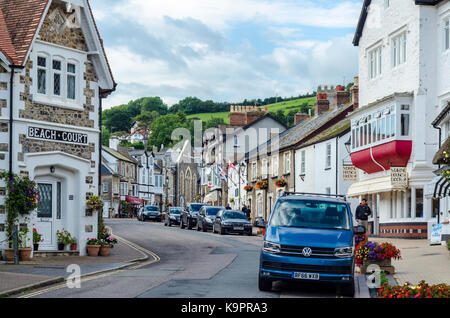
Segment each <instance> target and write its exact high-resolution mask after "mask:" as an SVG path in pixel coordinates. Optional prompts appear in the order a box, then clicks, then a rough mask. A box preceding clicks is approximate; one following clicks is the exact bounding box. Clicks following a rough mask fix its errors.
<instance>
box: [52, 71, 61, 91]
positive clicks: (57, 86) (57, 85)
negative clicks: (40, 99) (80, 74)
mask: <svg viewBox="0 0 450 318" xmlns="http://www.w3.org/2000/svg"><path fill="white" fill-rule="evenodd" d="M53 94H54V95H57V96H60V95H61V75H60V74H53Z"/></svg>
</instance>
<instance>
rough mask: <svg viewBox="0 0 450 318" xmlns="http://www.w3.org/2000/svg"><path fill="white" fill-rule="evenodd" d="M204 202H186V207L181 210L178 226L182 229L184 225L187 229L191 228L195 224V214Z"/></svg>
mask: <svg viewBox="0 0 450 318" xmlns="http://www.w3.org/2000/svg"><path fill="white" fill-rule="evenodd" d="M204 205H206V204H205V203H188V204H187V205H186V208H185V209H184V210H183V211H182V212H181V216H180V228H182V229H184V228H185V227H186V226H187V228H188V229H192V228H193V227H194V226H196V225H197V214H198V211H199V210H200V208H201V207H202V206H204Z"/></svg>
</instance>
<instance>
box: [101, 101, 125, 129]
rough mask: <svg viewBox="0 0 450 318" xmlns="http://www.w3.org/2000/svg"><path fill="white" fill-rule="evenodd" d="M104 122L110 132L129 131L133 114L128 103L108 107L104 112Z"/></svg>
mask: <svg viewBox="0 0 450 318" xmlns="http://www.w3.org/2000/svg"><path fill="white" fill-rule="evenodd" d="M103 118H104V120H103V123H104V125H105V127H106V128H107V129H108V130H109V131H110V132H116V131H121V130H122V131H128V130H129V129H130V126H131V124H132V116H131V115H130V113H129V111H128V107H127V105H121V106H117V107H114V108H111V109H107V110H105V111H104V113H103Z"/></svg>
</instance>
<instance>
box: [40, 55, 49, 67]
mask: <svg viewBox="0 0 450 318" xmlns="http://www.w3.org/2000/svg"><path fill="white" fill-rule="evenodd" d="M38 66H42V67H46V66H47V59H46V58H45V57H41V56H39V57H38Z"/></svg>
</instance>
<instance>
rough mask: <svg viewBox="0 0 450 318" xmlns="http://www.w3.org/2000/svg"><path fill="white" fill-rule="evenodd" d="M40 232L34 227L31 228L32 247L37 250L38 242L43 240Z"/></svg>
mask: <svg viewBox="0 0 450 318" xmlns="http://www.w3.org/2000/svg"><path fill="white" fill-rule="evenodd" d="M43 241H44V239H43V238H42V234H39V233H38V231H37V229H36V228H33V249H34V250H35V251H37V250H38V249H39V243H41V242H43Z"/></svg>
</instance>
